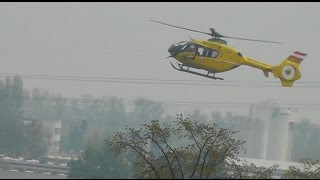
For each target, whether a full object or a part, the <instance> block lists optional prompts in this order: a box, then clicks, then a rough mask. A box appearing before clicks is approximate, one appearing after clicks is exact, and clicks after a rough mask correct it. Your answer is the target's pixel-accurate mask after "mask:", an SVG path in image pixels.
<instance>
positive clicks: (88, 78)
mask: <svg viewBox="0 0 320 180" xmlns="http://www.w3.org/2000/svg"><path fill="white" fill-rule="evenodd" d="M15 75H17V76H19V77H21V78H25V79H45V80H62V81H80V82H81V81H82V82H102V83H125V84H165V85H196V86H229V87H250V86H253V85H255V86H253V87H257V85H260V87H279V88H282V87H281V85H280V82H271V81H263V82H253V81H225V80H224V81H204V80H177V79H151V78H149V79H148V78H119V77H97V76H96V77H94V76H62V75H34V74H14V73H0V76H1V77H5V76H15ZM295 83H296V84H302V85H300V86H297V85H296V86H295V87H297V88H319V87H320V81H319V82H318V81H310V82H295ZM307 84H308V86H306V85H307Z"/></svg>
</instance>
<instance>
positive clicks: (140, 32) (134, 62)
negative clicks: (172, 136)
mask: <svg viewBox="0 0 320 180" xmlns="http://www.w3.org/2000/svg"><path fill="white" fill-rule="evenodd" d="M319 18H320V4H319V3H293V2H290V3H277V2H274V3H271V2H265V3H258V2H256V3H244V2H241V3H235V2H229V3H224V2H219V3H217V2H212V3H204V2H202V3H144V2H141V3H128V2H121V3H111V2H104V3H103V2H101V3H97V2H96V3H57V2H56V3H1V4H0V22H1V29H0V41H1V43H0V73H15V74H40V75H50V76H53V75H57V76H99V77H107V78H134V79H136V78H140V79H141V78H147V79H160V80H191V81H192V83H194V84H193V85H179V82H176V81H174V83H176V85H174V84H168V83H165V84H159V83H155V84H137V83H106V82H76V81H58V80H43V79H33V80H32V79H23V81H24V86H25V87H26V88H29V89H32V88H34V87H37V88H40V89H48V90H49V91H50V92H53V93H62V94H63V95H64V96H66V97H79V96H80V95H81V94H85V93H89V94H93V95H95V96H96V97H99V96H111V95H112V96H117V97H120V98H124V99H128V100H132V99H135V98H137V97H147V98H150V99H153V100H158V101H175V102H177V101H178V102H181V101H190V102H210V103H247V102H256V101H262V100H266V99H270V98H279V100H280V102H281V103H283V104H290V103H293V104H317V108H316V109H313V110H310V108H307V109H306V110H305V112H307V113H308V114H313V115H314V116H313V117H317V116H316V115H317V114H316V111H319V107H320V96H319V94H318V92H319V89H320V83H319V82H320V80H319V78H320V70H319V67H320V53H319V47H320V36H319V32H320V23H319V22H320V19H319ZM150 19H154V20H158V21H163V22H166V23H169V24H175V25H178V26H183V27H187V28H192V29H196V30H199V31H208V28H209V27H213V28H215V29H216V30H217V31H218V32H220V33H222V34H224V35H226V36H238V37H244V38H255V39H264V40H270V41H281V42H284V43H285V44H284V45H274V44H264V43H255V42H246V41H239V40H228V44H229V45H231V46H233V47H235V48H237V49H239V51H240V52H242V54H244V55H246V56H250V57H254V58H257V59H259V60H263V61H264V62H266V63H269V64H273V65H278V64H279V63H280V62H281V61H282V60H283V59H285V58H286V57H288V56H289V55H290V54H291V53H292V52H293V51H295V50H300V51H301V52H306V53H307V54H308V56H307V57H306V58H305V60H304V61H303V62H302V64H301V66H300V69H301V72H302V78H301V79H300V80H298V81H297V82H298V83H295V84H294V87H293V88H284V87H281V84H280V81H279V79H275V78H274V77H273V76H272V75H271V74H270V75H271V76H270V77H269V78H266V77H264V75H263V73H262V71H261V70H258V69H254V68H251V67H248V66H241V67H239V68H237V69H234V70H232V71H229V72H225V73H222V74H217V76H219V77H223V78H224V79H225V80H227V81H236V82H237V83H229V82H226V83H223V82H219V81H214V80H209V79H206V78H204V77H198V76H195V75H192V74H187V73H183V72H179V71H176V70H174V69H172V67H171V65H170V61H171V62H175V60H174V59H165V57H167V56H168V55H169V54H168V51H167V49H168V47H169V46H170V45H171V44H173V43H176V42H179V41H183V40H189V37H193V38H196V39H208V38H209V37H208V36H205V35H203V34H197V33H194V32H188V31H184V30H179V29H175V28H171V27H168V26H163V25H160V24H156V23H152V22H150V21H149V20H150ZM197 81H206V83H205V84H206V85H197V84H195V83H197ZM266 81H268V82H270V81H272V82H278V83H272V84H268V83H264V82H266ZM166 82H167V81H166ZM299 82H300V83H299ZM304 82H317V83H314V84H311V85H313V86H314V87H306V86H309V85H310V84H307V83H306V84H305V83H304ZM239 109H243V108H241V107H239V106H237V107H235V108H234V110H239ZM247 111H248V110H247V109H245V112H247Z"/></svg>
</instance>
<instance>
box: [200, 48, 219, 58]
mask: <svg viewBox="0 0 320 180" xmlns="http://www.w3.org/2000/svg"><path fill="white" fill-rule="evenodd" d="M197 55H199V56H205V57H210V58H215V57H217V56H218V55H219V52H218V51H216V50H214V49H211V48H207V47H202V46H199V47H198V51H197Z"/></svg>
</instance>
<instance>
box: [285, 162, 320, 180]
mask: <svg viewBox="0 0 320 180" xmlns="http://www.w3.org/2000/svg"><path fill="white" fill-rule="evenodd" d="M318 162H319V161H314V160H312V159H309V158H305V159H302V160H301V161H300V164H301V165H300V166H290V167H289V169H288V170H287V171H286V173H285V174H284V175H283V176H282V177H281V178H282V179H319V178H320V164H319V163H318Z"/></svg>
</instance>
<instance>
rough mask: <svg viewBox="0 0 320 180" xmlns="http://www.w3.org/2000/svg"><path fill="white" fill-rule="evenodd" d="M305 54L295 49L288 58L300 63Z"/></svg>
mask: <svg viewBox="0 0 320 180" xmlns="http://www.w3.org/2000/svg"><path fill="white" fill-rule="evenodd" d="M306 55H307V54H305V53H302V52H299V51H295V52H294V53H293V54H292V55H290V56H289V57H288V60H289V61H292V62H295V63H298V64H300V63H301V61H302V60H303V58H304V57H305V56H306Z"/></svg>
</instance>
